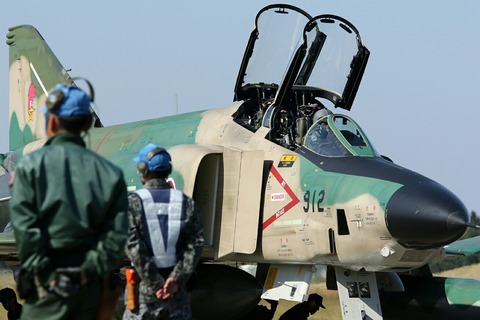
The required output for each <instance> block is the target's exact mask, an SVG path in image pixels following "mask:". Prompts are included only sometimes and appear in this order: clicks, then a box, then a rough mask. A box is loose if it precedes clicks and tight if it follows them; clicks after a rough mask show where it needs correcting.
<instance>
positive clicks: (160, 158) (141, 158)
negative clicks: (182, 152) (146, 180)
mask: <svg viewBox="0 0 480 320" xmlns="http://www.w3.org/2000/svg"><path fill="white" fill-rule="evenodd" d="M133 160H134V161H135V162H136V163H137V168H138V171H140V173H141V174H142V175H143V176H146V174H147V173H148V172H149V171H151V172H168V173H170V172H171V171H172V158H171V157H170V154H169V153H168V152H167V150H165V149H164V148H162V147H159V146H157V145H156V144H153V143H150V144H148V145H147V146H146V147H144V148H143V149H142V150H140V152H139V153H138V157H135V158H133Z"/></svg>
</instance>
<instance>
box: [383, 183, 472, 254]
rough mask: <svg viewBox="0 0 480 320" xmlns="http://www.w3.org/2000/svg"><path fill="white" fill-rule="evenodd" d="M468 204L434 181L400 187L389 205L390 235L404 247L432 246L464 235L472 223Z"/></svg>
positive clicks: (387, 207)
mask: <svg viewBox="0 0 480 320" xmlns="http://www.w3.org/2000/svg"><path fill="white" fill-rule="evenodd" d="M469 220H470V218H469V214H468V212H467V209H466V207H465V205H464V204H463V203H462V201H460V199H458V197H457V196H455V195H454V194H453V193H452V192H450V191H449V190H447V189H446V188H444V187H443V186H441V185H440V184H438V183H436V182H434V181H422V182H418V183H415V184H410V185H405V186H403V187H401V188H400V189H398V190H397V191H396V192H395V193H394V194H393V195H392V197H391V198H390V200H389V201H388V203H387V206H386V223H387V227H388V230H389V231H390V234H391V235H392V236H393V237H394V238H395V239H396V240H397V241H398V242H399V243H400V244H401V245H403V246H405V247H407V248H415V249H431V248H438V247H440V246H443V245H446V244H449V243H451V242H453V241H455V240H457V239H458V238H460V237H461V236H462V235H463V233H464V232H465V230H466V228H467V224H468V223H469Z"/></svg>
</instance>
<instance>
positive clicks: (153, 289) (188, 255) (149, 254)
mask: <svg viewBox="0 0 480 320" xmlns="http://www.w3.org/2000/svg"><path fill="white" fill-rule="evenodd" d="M134 160H135V161H136V162H137V167H138V169H139V172H140V173H141V174H142V182H143V183H144V188H143V189H141V190H137V191H135V192H133V193H131V194H130V195H129V197H128V200H129V222H130V228H129V235H128V239H127V244H126V246H125V252H126V254H127V257H128V258H129V259H130V260H131V263H132V265H133V267H134V268H135V270H136V272H137V274H138V276H139V278H140V285H139V286H140V287H139V307H138V308H137V309H136V310H129V309H128V308H126V309H125V313H124V316H123V319H124V320H136V319H178V320H180V319H181V320H189V319H192V315H191V309H190V300H189V296H188V292H187V288H186V284H187V281H188V280H189V278H190V277H191V276H192V274H193V272H194V270H195V267H196V266H197V263H198V261H199V259H200V255H201V252H202V247H203V241H204V240H203V228H202V226H201V222H200V217H199V213H198V211H197V210H196V208H195V205H194V202H193V200H192V199H191V198H190V197H187V196H186V195H185V194H183V192H181V191H179V190H176V189H172V188H171V186H170V185H169V184H168V182H167V181H166V179H167V177H168V176H169V174H170V173H171V170H172V165H171V157H170V155H169V154H168V152H167V151H166V150H165V149H163V148H160V147H158V146H157V145H154V144H149V145H147V146H146V147H145V148H143V149H142V150H141V151H140V153H139V155H138V157H136V158H135V159H134Z"/></svg>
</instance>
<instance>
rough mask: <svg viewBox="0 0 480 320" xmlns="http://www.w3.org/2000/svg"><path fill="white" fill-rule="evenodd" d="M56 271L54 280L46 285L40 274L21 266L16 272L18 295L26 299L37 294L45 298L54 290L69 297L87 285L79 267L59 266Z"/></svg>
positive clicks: (61, 295) (62, 295)
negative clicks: (83, 281) (34, 273)
mask: <svg viewBox="0 0 480 320" xmlns="http://www.w3.org/2000/svg"><path fill="white" fill-rule="evenodd" d="M54 273H55V276H54V278H53V279H52V281H51V282H50V283H49V284H47V287H44V284H42V283H41V280H40V278H39V277H38V276H34V275H32V274H31V273H30V272H27V271H26V270H25V269H23V268H20V269H19V270H17V271H16V272H15V278H16V279H17V292H18V296H19V297H20V298H21V299H26V298H29V297H32V296H34V295H35V294H36V295H37V296H38V298H43V297H45V296H46V295H47V294H48V292H53V293H55V294H57V295H59V296H60V297H63V298H68V297H70V296H72V295H74V294H76V293H77V292H79V291H80V289H81V287H82V286H83V285H85V283H82V271H81V269H80V268H79V267H69V268H57V269H55V271H54Z"/></svg>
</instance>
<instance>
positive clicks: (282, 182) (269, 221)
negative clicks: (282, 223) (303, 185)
mask: <svg viewBox="0 0 480 320" xmlns="http://www.w3.org/2000/svg"><path fill="white" fill-rule="evenodd" d="M270 173H271V174H272V175H273V176H274V177H275V179H277V181H278V182H279V183H280V185H281V186H282V188H283V189H284V190H285V192H286V193H287V194H288V195H289V196H290V198H292V200H291V201H290V202H289V203H287V204H286V205H285V206H284V207H282V208H281V209H280V210H278V211H277V212H275V213H274V214H273V215H272V216H270V217H269V218H268V219H267V220H265V221H264V222H263V224H262V230H265V229H266V228H267V227H268V226H269V225H271V224H272V223H273V222H275V220H277V219H278V218H280V217H282V216H283V215H284V214H285V213H287V212H288V210H290V209H292V208H293V207H294V206H295V205H296V204H297V203H299V202H300V199H298V197H297V196H296V195H295V193H294V192H293V190H292V189H291V188H290V186H289V185H288V183H287V182H286V181H285V180H284V179H283V177H282V176H281V174H280V173H279V172H278V170H277V168H275V166H271V167H270Z"/></svg>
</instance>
